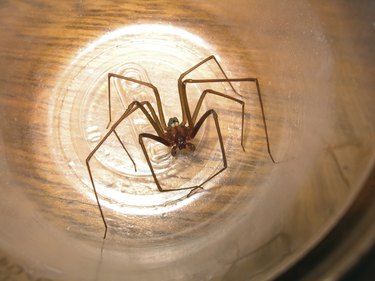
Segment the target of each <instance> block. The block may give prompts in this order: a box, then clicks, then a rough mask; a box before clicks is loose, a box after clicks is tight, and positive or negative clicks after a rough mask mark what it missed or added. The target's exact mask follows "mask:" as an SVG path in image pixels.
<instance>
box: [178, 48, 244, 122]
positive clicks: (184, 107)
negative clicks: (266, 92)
mask: <svg viewBox="0 0 375 281" xmlns="http://www.w3.org/2000/svg"><path fill="white" fill-rule="evenodd" d="M210 60H214V62H215V63H216V65H217V66H218V67H219V69H220V71H221V73H222V74H223V75H224V77H225V78H226V80H227V82H228V83H229V85H230V86H231V88H232V90H233V91H234V92H235V93H236V94H237V91H236V90H235V89H234V87H233V85H232V83H231V81H229V79H228V76H227V75H226V73H225V72H224V69H223V68H222V67H221V65H220V63H219V61H218V60H217V59H216V57H215V56H214V55H211V56H209V57H207V58H205V59H204V60H202V61H201V62H199V63H197V64H196V65H194V66H193V67H191V68H189V69H188V70H186V71H185V72H184V73H182V74H181V75H180V77H179V79H178V92H179V95H180V102H181V108H182V116H183V121H182V123H186V121H187V122H188V123H189V126H191V127H193V124H192V123H191V116H190V110H189V104H188V101H187V97H186V89H185V85H184V83H183V79H184V78H185V76H186V75H188V74H189V73H191V72H193V71H194V70H195V69H197V68H198V67H200V66H201V65H203V64H205V63H207V62H208V61H210Z"/></svg>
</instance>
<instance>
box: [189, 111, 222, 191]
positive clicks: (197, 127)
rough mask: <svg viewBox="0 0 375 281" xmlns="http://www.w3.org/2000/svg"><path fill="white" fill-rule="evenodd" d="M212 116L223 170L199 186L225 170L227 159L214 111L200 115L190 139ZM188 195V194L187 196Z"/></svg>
mask: <svg viewBox="0 0 375 281" xmlns="http://www.w3.org/2000/svg"><path fill="white" fill-rule="evenodd" d="M210 115H212V117H213V118H214V120H215V125H216V131H217V135H218V137H219V142H220V148H221V154H222V157H223V168H221V169H220V170H219V171H218V172H216V173H215V174H213V175H212V176H210V177H209V178H208V179H206V180H205V181H204V182H202V183H201V184H200V185H199V186H202V185H204V184H205V183H206V182H208V181H210V180H211V179H212V178H214V177H216V176H217V175H218V174H220V173H221V172H222V171H224V170H225V169H226V168H227V157H226V156H225V149H224V143H223V137H222V136H221V131H220V126H219V119H218V116H217V113H216V111H215V110H213V109H210V110H208V111H206V113H205V114H203V115H202V117H201V118H200V119H199V121H198V122H197V124H196V125H195V126H194V128H193V130H192V131H191V138H194V137H195V136H196V134H197V133H198V131H199V129H200V128H201V126H202V124H203V123H204V122H205V121H206V120H207V118H208V116H210ZM189 195H190V194H189Z"/></svg>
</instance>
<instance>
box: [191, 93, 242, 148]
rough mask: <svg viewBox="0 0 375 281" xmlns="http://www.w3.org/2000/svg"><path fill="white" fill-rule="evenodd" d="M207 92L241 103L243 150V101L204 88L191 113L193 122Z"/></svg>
mask: <svg viewBox="0 0 375 281" xmlns="http://www.w3.org/2000/svg"><path fill="white" fill-rule="evenodd" d="M207 94H212V95H217V96H220V97H223V98H226V99H230V100H232V101H235V102H238V103H239V104H241V105H242V125H241V146H242V149H243V151H245V147H244V144H243V127H244V118H245V102H244V101H242V100H239V99H236V98H233V97H231V96H229V95H225V94H223V93H220V92H218V91H214V90H211V89H208V90H204V91H203V92H202V95H201V96H200V97H199V100H198V102H197V105H196V107H195V110H194V114H193V123H195V121H196V119H197V116H198V113H199V110H200V109H201V106H202V102H203V99H204V98H205V97H206V95H207Z"/></svg>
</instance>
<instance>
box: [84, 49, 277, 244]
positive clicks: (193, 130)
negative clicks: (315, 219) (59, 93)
mask: <svg viewBox="0 0 375 281" xmlns="http://www.w3.org/2000/svg"><path fill="white" fill-rule="evenodd" d="M209 60H213V61H214V62H215V63H216V64H217V66H218V67H219V69H220V70H221V72H222V74H223V75H224V77H225V78H224V79H185V80H184V77H185V76H186V75H188V74H189V73H190V72H192V71H193V70H195V69H196V68H198V67H199V66H201V65H202V64H204V63H206V62H207V61H209ZM111 77H115V78H118V79H124V80H126V81H130V82H133V83H137V84H140V85H143V86H146V87H149V88H150V89H151V90H152V91H153V92H154V95H155V98H156V102H157V110H158V113H159V117H158V115H157V114H156V112H155V110H154V108H153V107H152V106H151V104H150V103H149V102H148V101H141V102H139V101H133V102H132V103H131V104H130V105H129V106H128V108H127V109H126V110H125V112H124V113H123V114H122V115H121V117H120V118H119V119H118V120H117V121H116V122H115V123H114V124H113V125H112V127H111V128H110V129H109V131H108V132H107V133H106V135H105V136H104V137H103V138H102V139H101V140H100V142H99V143H98V144H97V145H96V147H95V148H94V150H93V151H92V152H91V153H90V154H89V155H88V157H87V158H86V165H87V169H88V172H89V175H90V180H91V183H92V186H93V189H94V193H95V197H96V201H97V204H98V207H99V210H100V214H101V217H102V220H103V223H104V227H105V232H104V239H105V237H106V234H107V223H106V220H105V218H104V215H103V210H102V208H101V205H100V202H99V198H98V194H97V192H96V188H95V184H94V179H93V176H92V173H91V169H90V165H89V161H90V159H91V158H92V156H93V155H94V154H95V152H96V151H97V150H98V149H99V148H100V146H101V145H102V144H103V143H104V141H105V140H106V139H107V138H108V137H109V136H110V135H111V134H112V133H114V134H115V136H116V137H117V139H118V141H119V142H120V144H121V146H122V147H123V148H124V150H125V151H126V153H127V155H128V156H129V158H130V160H131V161H132V162H133V165H134V168H135V170H136V165H135V162H134V160H133V159H132V157H131V156H130V154H129V152H128V151H127V149H126V148H125V145H124V144H123V142H122V141H121V139H120V137H119V135H118V134H117V132H116V128H117V126H118V125H119V124H120V123H121V122H122V121H124V119H125V118H127V117H128V116H129V115H130V114H132V113H133V112H134V111H136V110H137V109H140V110H141V111H142V112H143V113H144V115H145V116H146V118H147V119H148V121H149V122H150V123H151V125H152V127H153V128H154V129H155V132H156V134H157V135H152V134H148V133H142V134H140V135H139V144H140V145H141V147H142V150H143V153H144V155H145V158H146V161H147V164H148V166H149V167H150V170H151V173H152V176H153V178H154V181H155V184H156V186H157V188H158V189H159V191H160V192H170V191H176V190H182V189H190V190H191V191H190V192H189V194H188V195H187V196H188V197H189V196H190V195H191V194H192V193H193V192H194V191H195V190H196V189H198V188H202V185H204V184H205V183H206V182H208V181H209V180H211V179H212V178H214V177H215V176H217V175H218V174H220V173H221V172H222V171H224V170H225V169H226V168H227V159H226V156H225V150H224V145H223V138H222V136H221V131H220V126H219V120H218V115H217V113H216V112H215V110H213V109H210V110H208V111H206V112H205V113H204V114H203V115H202V116H201V117H200V118H199V120H198V121H197V116H198V113H199V110H200V108H201V105H202V102H203V99H204V98H205V97H206V95H207V94H210V95H216V96H220V97H223V98H226V99H229V100H232V101H235V102H237V103H239V104H241V105H242V126H241V146H242V149H243V150H244V151H245V148H244V145H243V125H244V111H245V103H244V102H243V101H242V100H239V99H236V98H233V97H231V96H229V95H226V94H222V93H220V92H217V91H214V90H211V89H206V90H204V91H203V92H202V94H201V96H200V98H199V100H198V103H197V105H196V107H195V109H194V112H193V115H191V111H190V108H189V104H188V99H187V96H186V85H187V84H194V83H215V82H218V83H219V82H228V83H229V85H230V86H231V88H232V90H233V91H234V92H235V93H236V94H238V93H237V92H236V90H235V89H234V87H233V85H232V83H231V82H253V83H255V85H256V88H257V92H258V97H259V103H260V108H261V111H262V118H263V125H264V131H265V135H266V142H267V149H268V154H269V156H270V158H271V160H272V162H273V163H275V161H274V158H273V157H272V154H271V151H270V145H269V139H268V132H267V125H266V119H265V114H264V109H263V102H262V97H261V94H260V88H259V83H258V79H257V78H231V79H229V78H228V77H227V75H226V74H225V72H224V70H223V68H222V67H221V65H220V64H219V62H218V60H217V59H216V58H215V56H209V57H207V58H206V59H204V60H202V61H201V62H199V63H198V64H196V65H195V66H193V67H192V68H190V69H188V70H187V71H185V72H184V73H182V74H181V75H180V77H179V79H178V93H179V96H180V102H181V110H182V121H181V122H179V121H178V119H177V118H176V117H173V118H170V119H169V121H168V125H167V124H166V123H165V119H164V113H163V108H162V104H161V100H160V96H159V92H158V89H157V88H156V87H155V86H154V85H152V84H151V83H147V82H143V81H139V80H136V79H133V78H129V77H125V76H121V75H117V74H113V73H109V74H108V100H109V123H108V126H107V128H108V127H109V125H110V123H111V121H112V117H111V86H110V85H111V84H110V79H111ZM146 107H147V108H148V110H149V111H147V109H146ZM209 116H212V117H213V119H214V121H215V126H216V131H217V135H218V138H219V142H220V148H221V153H222V157H223V167H222V168H221V169H220V170H219V171H217V172H216V173H214V174H213V175H211V176H210V177H208V178H207V179H206V180H205V181H203V182H202V183H201V184H200V185H199V186H192V187H185V188H176V189H163V188H162V187H161V186H160V184H159V181H158V179H157V177H156V175H155V172H154V169H153V167H152V165H151V162H150V158H149V156H148V154H147V151H146V148H145V145H144V143H143V139H144V138H148V139H152V140H154V141H157V142H160V143H162V144H164V145H165V146H168V147H171V154H172V155H173V156H175V155H176V153H177V151H178V150H182V149H188V150H190V151H194V150H195V146H194V144H193V143H191V141H192V140H193V139H194V138H195V136H196V135H197V133H198V131H199V129H200V128H201V126H202V124H203V123H204V122H205V121H206V119H207V118H208V117H209Z"/></svg>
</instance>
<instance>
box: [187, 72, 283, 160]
mask: <svg viewBox="0 0 375 281" xmlns="http://www.w3.org/2000/svg"><path fill="white" fill-rule="evenodd" d="M228 81H231V82H253V83H255V85H256V88H257V93H258V99H259V105H260V109H261V112H262V120H263V127H264V133H265V135H266V143H267V151H268V155H269V156H270V158H271V160H272V162H273V163H276V161H275V159H274V158H273V155H272V153H271V148H270V141H269V137H268V129H267V122H266V116H265V113H264V106H263V100H262V94H261V91H260V87H259V81H258V78H230V79H186V80H184V81H183V84H184V85H186V84H187V83H190V84H194V83H215V82H217V83H222V82H228Z"/></svg>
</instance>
